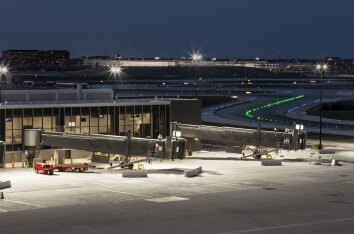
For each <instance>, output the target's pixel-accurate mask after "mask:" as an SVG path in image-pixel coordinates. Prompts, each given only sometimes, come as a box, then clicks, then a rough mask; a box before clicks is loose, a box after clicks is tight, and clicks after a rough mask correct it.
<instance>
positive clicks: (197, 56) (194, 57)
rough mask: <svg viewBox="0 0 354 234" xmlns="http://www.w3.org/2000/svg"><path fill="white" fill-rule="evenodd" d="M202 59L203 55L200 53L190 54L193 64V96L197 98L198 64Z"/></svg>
mask: <svg viewBox="0 0 354 234" xmlns="http://www.w3.org/2000/svg"><path fill="white" fill-rule="evenodd" d="M202 59H203V55H202V54H200V53H193V54H192V62H193V63H194V64H195V98H198V79H199V78H198V65H199V62H200V61H201V60H202Z"/></svg>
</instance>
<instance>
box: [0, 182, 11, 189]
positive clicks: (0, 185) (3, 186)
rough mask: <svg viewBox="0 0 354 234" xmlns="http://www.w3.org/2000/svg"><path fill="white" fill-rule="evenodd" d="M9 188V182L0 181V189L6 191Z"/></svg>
mask: <svg viewBox="0 0 354 234" xmlns="http://www.w3.org/2000/svg"><path fill="white" fill-rule="evenodd" d="M7 188H11V182H10V181H0V189H7Z"/></svg>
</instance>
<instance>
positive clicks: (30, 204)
mask: <svg viewBox="0 0 354 234" xmlns="http://www.w3.org/2000/svg"><path fill="white" fill-rule="evenodd" d="M4 201H8V202H13V203H18V204H22V205H27V206H34V207H38V208H46V207H45V206H41V205H36V204H32V203H28V202H20V201H14V200H9V199H5V200H4Z"/></svg>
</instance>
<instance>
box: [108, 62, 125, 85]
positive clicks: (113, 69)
mask: <svg viewBox="0 0 354 234" xmlns="http://www.w3.org/2000/svg"><path fill="white" fill-rule="evenodd" d="M110 71H111V75H113V87H114V89H113V90H115V88H116V79H117V77H118V78H120V75H121V74H122V72H123V69H122V68H121V67H120V66H112V67H111V68H110Z"/></svg>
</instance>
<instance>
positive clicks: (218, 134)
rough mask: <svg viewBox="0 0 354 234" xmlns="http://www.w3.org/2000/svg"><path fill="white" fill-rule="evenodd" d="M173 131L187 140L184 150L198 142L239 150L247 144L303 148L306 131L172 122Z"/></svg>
mask: <svg viewBox="0 0 354 234" xmlns="http://www.w3.org/2000/svg"><path fill="white" fill-rule="evenodd" d="M171 131H172V134H176V132H178V133H179V134H178V135H179V136H181V137H183V138H185V139H186V140H187V149H191V150H200V149H201V145H211V146H216V147H223V148H226V150H228V151H232V152H237V153H241V151H242V148H243V147H244V146H246V145H252V146H256V147H257V148H260V147H269V148H281V149H288V150H299V149H305V146H306V139H307V133H306V131H303V130H300V129H290V130H287V131H285V132H277V131H264V130H261V129H260V128H258V129H245V128H233V127H216V126H205V125H188V124H179V123H175V122H173V123H171Z"/></svg>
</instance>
